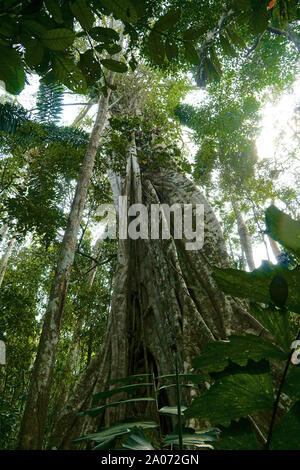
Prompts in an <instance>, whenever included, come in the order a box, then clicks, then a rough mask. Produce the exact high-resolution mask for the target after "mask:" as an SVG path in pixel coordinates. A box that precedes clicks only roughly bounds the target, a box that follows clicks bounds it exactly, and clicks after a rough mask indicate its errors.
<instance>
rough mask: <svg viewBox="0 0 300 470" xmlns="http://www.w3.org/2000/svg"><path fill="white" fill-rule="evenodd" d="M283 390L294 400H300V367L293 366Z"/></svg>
mask: <svg viewBox="0 0 300 470" xmlns="http://www.w3.org/2000/svg"><path fill="white" fill-rule="evenodd" d="M283 392H284V393H286V394H287V395H288V396H289V397H290V398H291V399H292V400H300V367H299V365H295V366H293V367H291V369H290V370H289V372H288V375H287V378H286V380H285V383H284V386H283Z"/></svg>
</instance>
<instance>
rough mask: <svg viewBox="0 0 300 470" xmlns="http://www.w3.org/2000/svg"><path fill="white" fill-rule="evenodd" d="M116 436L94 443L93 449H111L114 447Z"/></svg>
mask: <svg viewBox="0 0 300 470" xmlns="http://www.w3.org/2000/svg"><path fill="white" fill-rule="evenodd" d="M116 441H117V438H116V437H112V438H111V439H107V440H106V441H103V442H101V444H98V445H96V446H95V447H93V450H111V449H114V448H115V444H116Z"/></svg>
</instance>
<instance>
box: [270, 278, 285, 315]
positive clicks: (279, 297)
mask: <svg viewBox="0 0 300 470" xmlns="http://www.w3.org/2000/svg"><path fill="white" fill-rule="evenodd" d="M288 295H289V287H288V283H287V282H286V280H285V279H284V278H283V277H281V276H279V275H278V276H275V277H273V279H272V281H271V284H270V297H271V299H272V301H273V302H274V304H275V305H276V307H280V308H282V307H284V305H285V302H286V299H287V298H288Z"/></svg>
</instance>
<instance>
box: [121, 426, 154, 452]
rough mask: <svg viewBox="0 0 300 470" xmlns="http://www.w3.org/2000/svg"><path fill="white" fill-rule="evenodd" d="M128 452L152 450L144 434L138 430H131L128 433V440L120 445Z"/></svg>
mask: <svg viewBox="0 0 300 470" xmlns="http://www.w3.org/2000/svg"><path fill="white" fill-rule="evenodd" d="M122 447H124V449H128V450H154V447H153V446H152V444H151V442H150V441H149V440H148V438H147V436H146V434H145V433H144V432H143V431H142V430H141V429H139V428H133V429H132V431H130V433H129V438H128V439H127V440H126V441H125V442H124V443H123V444H122Z"/></svg>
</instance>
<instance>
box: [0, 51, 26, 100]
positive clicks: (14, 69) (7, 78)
mask: <svg viewBox="0 0 300 470" xmlns="http://www.w3.org/2000/svg"><path fill="white" fill-rule="evenodd" d="M0 80H2V81H3V82H4V83H5V88H6V91H7V92H8V93H12V94H13V95H17V94H18V93H20V92H21V91H22V90H23V88H24V85H25V72H24V68H23V64H22V60H21V57H20V54H18V52H17V51H16V50H15V49H13V48H12V47H7V46H0Z"/></svg>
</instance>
